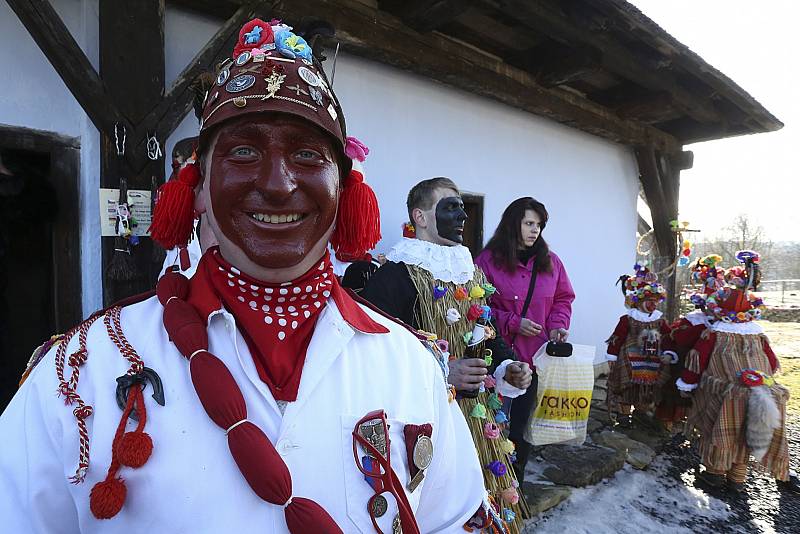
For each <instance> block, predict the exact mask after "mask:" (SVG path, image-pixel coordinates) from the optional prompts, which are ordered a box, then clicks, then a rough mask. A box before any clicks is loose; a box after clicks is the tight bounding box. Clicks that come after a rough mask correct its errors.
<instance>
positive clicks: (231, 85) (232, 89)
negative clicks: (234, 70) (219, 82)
mask: <svg viewBox="0 0 800 534" xmlns="http://www.w3.org/2000/svg"><path fill="white" fill-rule="evenodd" d="M255 83H256V77H255V76H253V75H252V74H240V75H239V76H237V77H236V78H234V79H232V80H231V81H229V82H228V84H227V85H226V86H225V90H226V91H228V92H229V93H240V92H242V91H245V90H247V89H250V88H251V87H253V85H254V84H255Z"/></svg>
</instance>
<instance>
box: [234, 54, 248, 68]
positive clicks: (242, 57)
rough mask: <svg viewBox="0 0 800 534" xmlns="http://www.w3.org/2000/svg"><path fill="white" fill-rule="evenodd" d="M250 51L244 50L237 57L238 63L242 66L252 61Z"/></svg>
mask: <svg viewBox="0 0 800 534" xmlns="http://www.w3.org/2000/svg"><path fill="white" fill-rule="evenodd" d="M250 57H251V55H250V52H247V51H244V52H242V53H241V54H239V55H238V56H237V57H236V64H237V65H239V66H240V67H241V66H242V65H244V64H245V63H247V62H248V61H250Z"/></svg>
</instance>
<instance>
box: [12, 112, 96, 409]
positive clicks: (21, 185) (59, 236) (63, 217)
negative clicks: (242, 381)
mask: <svg viewBox="0 0 800 534" xmlns="http://www.w3.org/2000/svg"><path fill="white" fill-rule="evenodd" d="M78 158H79V155H78V149H77V147H76V146H75V142H74V141H72V140H69V139H64V138H61V137H59V136H55V135H53V134H49V133H46V132H35V131H31V130H26V129H21V128H14V127H2V126H0V411H1V410H2V409H3V408H5V406H6V404H7V403H8V401H9V400H11V397H12V396H13V395H14V392H15V391H16V389H17V384H18V381H19V378H20V376H21V375H22V372H23V371H24V369H25V365H26V363H27V361H28V359H29V358H30V355H31V353H32V352H33V350H34V349H35V348H36V347H37V346H39V345H40V344H41V343H43V342H44V341H46V340H47V339H48V338H49V337H50V336H51V335H53V334H54V333H57V332H63V331H64V330H66V329H67V328H69V327H71V326H73V325H74V324H75V323H77V322H78V321H80V315H81V310H80V299H81V289H80V281H81V279H80V251H79V246H80V244H79V241H78V228H79V221H78V181H79V172H78V163H79V159H78Z"/></svg>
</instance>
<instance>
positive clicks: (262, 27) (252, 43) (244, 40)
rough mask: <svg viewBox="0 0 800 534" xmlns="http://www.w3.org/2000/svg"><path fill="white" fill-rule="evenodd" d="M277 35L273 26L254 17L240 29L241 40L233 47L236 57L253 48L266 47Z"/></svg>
mask: <svg viewBox="0 0 800 534" xmlns="http://www.w3.org/2000/svg"><path fill="white" fill-rule="evenodd" d="M274 39H275V36H274V35H273V33H272V27H271V26H270V25H269V24H268V23H266V22H264V21H263V20H261V19H253V20H251V21H250V22H248V23H247V24H245V25H244V26H242V29H241V30H239V40H238V41H237V43H236V46H235V47H234V49H233V56H231V57H233V58H234V59H235V58H237V57H239V55H240V54H241V53H242V52H247V51H252V50H253V49H256V48H259V49H263V48H262V47H266V46H268V45H269V44H271V43H273V42H274Z"/></svg>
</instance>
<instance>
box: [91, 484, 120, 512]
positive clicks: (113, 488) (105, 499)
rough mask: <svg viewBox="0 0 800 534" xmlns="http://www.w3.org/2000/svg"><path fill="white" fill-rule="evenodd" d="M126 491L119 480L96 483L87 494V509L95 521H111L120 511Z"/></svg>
mask: <svg viewBox="0 0 800 534" xmlns="http://www.w3.org/2000/svg"><path fill="white" fill-rule="evenodd" d="M127 494H128V489H127V488H126V487H125V482H123V480H122V479H121V478H109V479H107V480H103V481H102V482H98V483H97V484H95V485H94V487H93V488H92V491H91V493H90V494H89V508H90V509H91V510H92V514H93V515H94V516H95V517H96V518H97V519H111V518H112V517H114V516H115V515H117V514H118V513H119V511H120V510H122V505H123V504H124V503H125V497H126V496H127Z"/></svg>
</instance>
